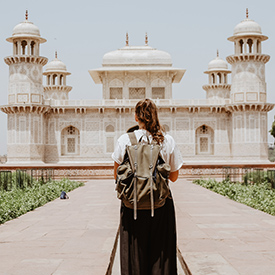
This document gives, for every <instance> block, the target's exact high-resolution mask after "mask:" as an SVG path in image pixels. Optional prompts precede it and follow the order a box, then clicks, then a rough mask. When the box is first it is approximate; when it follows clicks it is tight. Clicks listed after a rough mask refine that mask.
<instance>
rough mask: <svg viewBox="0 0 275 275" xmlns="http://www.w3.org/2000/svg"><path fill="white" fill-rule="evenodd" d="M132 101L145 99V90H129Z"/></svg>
mask: <svg viewBox="0 0 275 275" xmlns="http://www.w3.org/2000/svg"><path fill="white" fill-rule="evenodd" d="M129 98H130V99H143V98H145V88H129Z"/></svg>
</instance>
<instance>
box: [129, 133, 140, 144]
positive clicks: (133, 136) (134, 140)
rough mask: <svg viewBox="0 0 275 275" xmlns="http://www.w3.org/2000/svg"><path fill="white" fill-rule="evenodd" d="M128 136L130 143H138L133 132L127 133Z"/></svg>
mask: <svg viewBox="0 0 275 275" xmlns="http://www.w3.org/2000/svg"><path fill="white" fill-rule="evenodd" d="M128 136H129V139H130V142H131V145H137V144H138V142H137V138H136V135H135V133H134V132H131V133H128Z"/></svg>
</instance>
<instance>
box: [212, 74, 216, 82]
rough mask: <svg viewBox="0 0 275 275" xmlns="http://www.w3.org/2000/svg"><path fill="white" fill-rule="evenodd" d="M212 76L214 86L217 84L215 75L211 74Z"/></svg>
mask: <svg viewBox="0 0 275 275" xmlns="http://www.w3.org/2000/svg"><path fill="white" fill-rule="evenodd" d="M211 76H212V84H215V75H214V74H211Z"/></svg>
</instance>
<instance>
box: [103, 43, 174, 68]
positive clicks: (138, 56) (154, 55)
mask: <svg viewBox="0 0 275 275" xmlns="http://www.w3.org/2000/svg"><path fill="white" fill-rule="evenodd" d="M131 65H134V66H136V65H139V66H148V65H150V66H169V67H170V66H172V59H171V55H170V54H169V53H167V52H164V51H159V50H157V49H154V48H152V47H149V46H125V47H123V48H121V49H118V50H116V51H112V52H109V53H106V54H105V55H104V56H103V62H102V66H103V67H106V66H131Z"/></svg>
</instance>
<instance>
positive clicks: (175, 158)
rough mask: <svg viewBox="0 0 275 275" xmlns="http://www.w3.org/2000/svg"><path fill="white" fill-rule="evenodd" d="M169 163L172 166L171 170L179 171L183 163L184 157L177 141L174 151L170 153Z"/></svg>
mask: <svg viewBox="0 0 275 275" xmlns="http://www.w3.org/2000/svg"><path fill="white" fill-rule="evenodd" d="M169 164H170V166H171V172H175V171H178V170H179V169H180V168H181V166H182V165H183V158H182V156H181V153H180V150H179V148H178V146H177V145H176V143H175V144H174V148H173V151H172V152H171V154H170V160H169Z"/></svg>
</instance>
